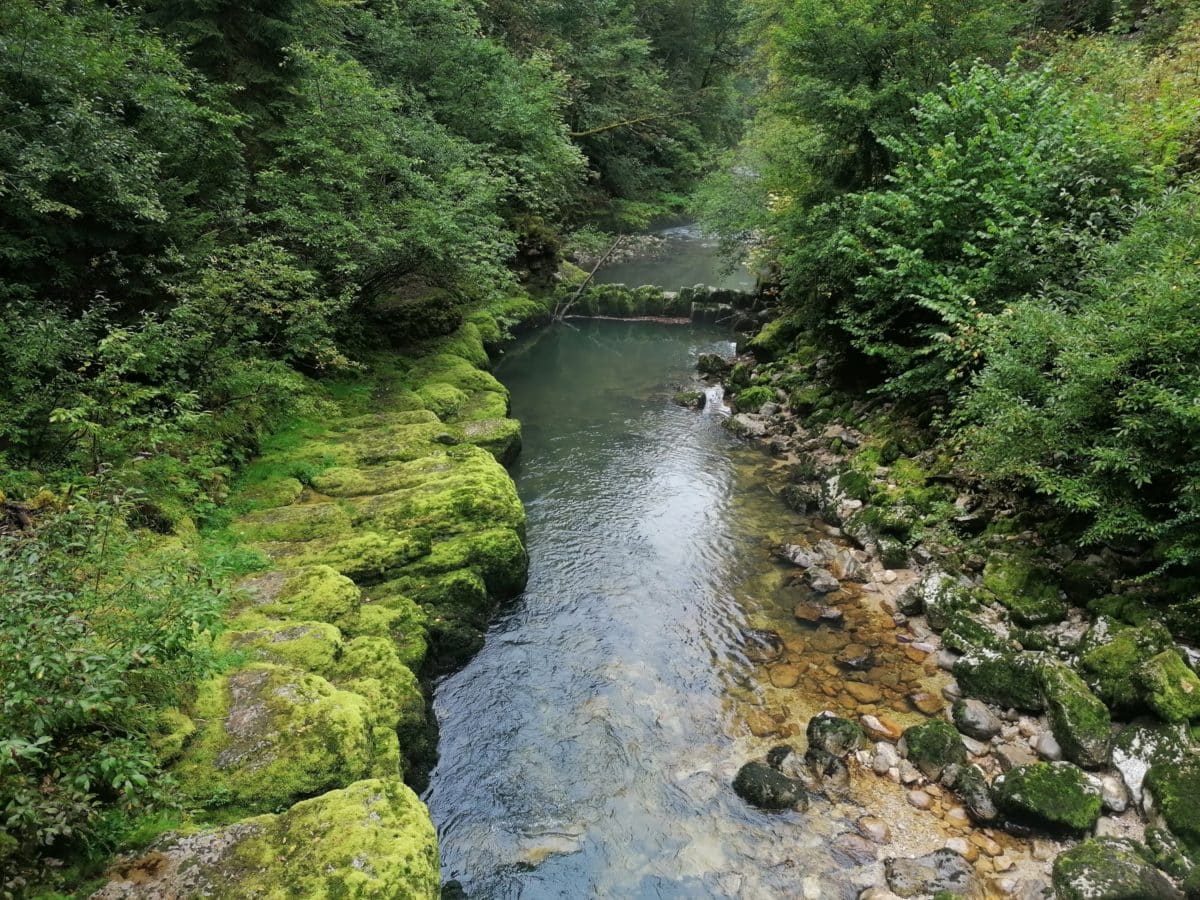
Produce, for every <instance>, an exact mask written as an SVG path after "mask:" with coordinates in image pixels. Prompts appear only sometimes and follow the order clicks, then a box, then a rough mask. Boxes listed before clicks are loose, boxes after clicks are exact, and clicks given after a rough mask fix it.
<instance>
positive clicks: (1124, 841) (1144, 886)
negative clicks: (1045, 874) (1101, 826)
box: [1053, 837, 1183, 900]
mask: <svg viewBox="0 0 1200 900" xmlns="http://www.w3.org/2000/svg"><path fill="white" fill-rule="evenodd" d="M1053 883H1054V894H1055V896H1056V897H1057V898H1058V900H1182V898H1183V894H1182V893H1181V892H1180V891H1179V890H1178V889H1177V888H1176V887H1175V886H1174V885H1173V884H1171V882H1170V880H1169V879H1168V878H1167V877H1166V876H1165V875H1163V873H1162V872H1160V871H1158V870H1157V869H1156V868H1155V867H1154V866H1153V865H1152V864H1151V863H1150V861H1149V858H1148V852H1147V850H1146V848H1145V847H1144V846H1142V845H1141V844H1139V843H1137V842H1136V841H1132V840H1129V839H1128V838H1116V837H1101V838H1091V839H1090V840H1086V841H1084V842H1083V843H1081V844H1076V845H1075V846H1074V847H1071V848H1070V849H1068V850H1065V851H1063V852H1062V853H1060V854H1059V855H1058V857H1057V858H1056V859H1055V860H1054V876H1053Z"/></svg>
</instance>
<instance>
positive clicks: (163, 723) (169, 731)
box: [0, 707, 196, 859]
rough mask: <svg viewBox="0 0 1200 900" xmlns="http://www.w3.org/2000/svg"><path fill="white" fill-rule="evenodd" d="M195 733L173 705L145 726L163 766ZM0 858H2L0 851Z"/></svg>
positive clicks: (155, 715) (188, 718) (172, 760)
mask: <svg viewBox="0 0 1200 900" xmlns="http://www.w3.org/2000/svg"><path fill="white" fill-rule="evenodd" d="M195 733H196V723H195V722H193V721H192V720H191V718H190V717H189V716H186V715H184V713H183V711H182V710H179V709H176V708H175V707H167V708H165V709H160V710H157V711H156V712H155V713H154V716H153V717H152V719H151V722H150V726H149V728H147V735H148V737H149V739H150V747H151V749H152V750H153V751H154V754H155V756H156V757H157V758H158V762H159V764H160V765H163V766H166V765H168V764H170V763H172V762H174V761H175V760H176V759H178V758H179V754H180V753H182V752H183V748H184V747H185V746H186V745H187V742H188V741H189V740H190V739H191V737H192V735H193V734H195ZM0 859H3V854H2V853H0Z"/></svg>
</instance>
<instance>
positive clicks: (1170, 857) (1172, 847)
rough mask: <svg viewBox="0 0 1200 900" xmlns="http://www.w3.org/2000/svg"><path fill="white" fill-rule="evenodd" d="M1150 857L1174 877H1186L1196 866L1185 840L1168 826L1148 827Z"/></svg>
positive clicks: (1147, 842)
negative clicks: (1172, 832) (1180, 838)
mask: <svg viewBox="0 0 1200 900" xmlns="http://www.w3.org/2000/svg"><path fill="white" fill-rule="evenodd" d="M1146 848H1147V849H1148V850H1149V851H1150V855H1149V859H1150V860H1151V861H1152V862H1153V863H1154V865H1156V866H1158V867H1159V868H1160V869H1162V870H1163V871H1164V872H1166V873H1167V874H1168V875H1170V876H1171V877H1172V878H1186V877H1187V876H1188V874H1189V873H1190V872H1191V871H1192V870H1193V869H1194V868H1195V867H1196V865H1195V863H1194V862H1192V858H1191V854H1189V853H1188V851H1187V848H1186V847H1184V846H1183V842H1182V841H1180V840H1179V838H1177V837H1175V835H1173V834H1171V832H1170V831H1169V830H1167V829H1166V828H1147V829H1146Z"/></svg>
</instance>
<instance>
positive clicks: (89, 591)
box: [0, 497, 225, 891]
mask: <svg viewBox="0 0 1200 900" xmlns="http://www.w3.org/2000/svg"><path fill="white" fill-rule="evenodd" d="M129 503H130V499H129V498H123V497H116V498H101V499H86V498H75V499H74V500H73V501H72V502H71V503H70V505H67V506H64V507H62V508H61V509H58V510H55V511H53V512H50V513H48V514H44V515H43V516H42V517H41V521H40V523H39V525H38V527H37V528H35V529H34V530H32V531H28V532H21V533H19V534H16V535H13V536H9V537H7V538H6V539H5V540H4V541H3V542H2V543H0V583H3V584H4V585H5V586H6V593H5V602H4V603H3V604H2V605H0V735H2V737H0V822H2V824H3V830H4V832H5V833H6V834H7V835H8V837H9V838H10V839H11V840H10V841H7V842H4V843H0V863H2V865H0V869H2V870H3V871H4V873H5V879H6V880H5V881H4V882H0V889H6V890H13V891H15V890H17V889H19V888H20V886H21V885H22V884H24V883H25V879H27V878H29V877H30V876H36V875H39V874H42V873H39V871H38V866H39V859H40V857H41V855H42V854H48V855H53V856H59V857H61V856H62V855H63V854H64V853H67V852H70V851H75V852H83V853H84V854H95V855H98V854H101V853H103V852H104V851H105V850H106V849H108V847H109V846H110V844H111V842H112V841H114V840H115V839H117V838H118V837H119V836H120V833H121V828H122V827H124V825H123V821H124V820H123V818H122V817H123V816H129V815H133V814H138V813H141V812H144V811H146V810H149V809H152V808H154V807H156V806H159V805H161V804H163V803H164V802H167V801H168V800H169V783H168V782H165V781H163V780H161V779H160V778H159V777H158V767H159V765H160V762H161V760H160V758H159V757H158V754H157V752H156V749H155V740H154V738H155V735H154V731H153V729H154V728H155V723H156V722H157V720H158V715H159V711H160V710H164V709H165V708H166V707H169V706H172V705H174V704H175V703H177V702H179V701H180V699H181V698H182V697H183V696H184V695H185V694H186V693H187V691H188V689H189V685H191V684H192V683H194V682H195V681H196V680H197V679H198V678H199V677H201V676H203V675H204V674H205V673H206V672H207V671H209V670H210V668H211V667H212V665H213V662H214V660H213V656H212V654H211V652H210V651H209V649H208V648H209V646H210V643H209V639H210V636H211V635H212V634H213V633H214V631H215V629H216V628H217V626H218V622H219V620H220V616H221V614H222V612H223V609H224V605H225V600H224V598H223V597H222V595H221V593H220V591H219V590H218V589H215V588H214V587H213V578H214V576H216V575H218V574H219V573H218V572H217V571H216V570H215V569H209V568H206V567H203V566H201V565H199V564H198V563H197V562H196V557H195V556H194V555H192V554H190V553H187V552H185V551H184V550H183V549H182V548H181V547H178V546H174V545H172V544H170V543H162V542H157V543H156V542H153V541H150V540H148V539H147V538H145V537H143V536H141V535H138V534H136V533H133V532H130V531H129V530H128V529H127V526H126V525H125V520H126V519H127V518H128V517H129V515H130V513H131V510H130V509H129ZM115 813H119V814H120V815H116V814H115Z"/></svg>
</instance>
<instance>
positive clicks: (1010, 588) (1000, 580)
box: [983, 553, 1067, 625]
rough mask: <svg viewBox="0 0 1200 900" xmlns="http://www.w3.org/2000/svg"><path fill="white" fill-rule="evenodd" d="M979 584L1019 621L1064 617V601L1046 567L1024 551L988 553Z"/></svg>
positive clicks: (1029, 622) (1032, 622)
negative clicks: (1021, 552)
mask: <svg viewBox="0 0 1200 900" xmlns="http://www.w3.org/2000/svg"><path fill="white" fill-rule="evenodd" d="M983 586H984V587H985V588H986V589H987V590H989V591H991V593H992V594H993V595H994V596H995V597H996V599H997V600H999V601H1000V603H1001V604H1003V605H1004V606H1005V607H1006V608H1007V609H1008V611H1009V612H1010V613H1011V614H1012V617H1013V619H1014V620H1015V621H1016V622H1018V623H1019V624H1021V625H1045V624H1048V623H1051V622H1061V621H1062V620H1063V619H1065V618H1066V617H1067V604H1066V603H1065V602H1063V600H1062V599H1060V597H1059V595H1058V587H1057V586H1056V585H1055V584H1054V583H1053V581H1051V579H1050V575H1049V573H1048V572H1047V570H1046V569H1045V568H1043V567H1041V566H1038V565H1037V564H1036V563H1034V562H1033V561H1032V560H1030V559H1029V558H1028V557H1026V556H1024V555H1021V554H1015V553H1009V554H999V553H998V554H995V555H994V556H992V557H991V558H990V559H989V560H988V561H987V565H986V566H985V568H984V570H983Z"/></svg>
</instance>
